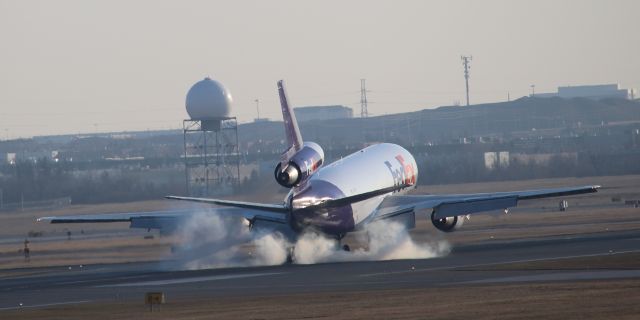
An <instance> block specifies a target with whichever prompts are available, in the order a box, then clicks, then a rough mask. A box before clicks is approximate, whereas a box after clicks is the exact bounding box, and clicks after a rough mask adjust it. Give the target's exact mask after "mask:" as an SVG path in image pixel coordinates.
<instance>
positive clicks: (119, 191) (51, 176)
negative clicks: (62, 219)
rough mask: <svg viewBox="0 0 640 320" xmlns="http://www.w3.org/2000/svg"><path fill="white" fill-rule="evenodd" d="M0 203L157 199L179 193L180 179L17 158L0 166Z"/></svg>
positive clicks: (180, 189)
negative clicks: (151, 178) (0, 198)
mask: <svg viewBox="0 0 640 320" xmlns="http://www.w3.org/2000/svg"><path fill="white" fill-rule="evenodd" d="M0 174H1V175H0V189H2V195H3V202H4V203H11V202H19V201H22V200H24V201H39V200H46V199H52V198H59V197H67V196H69V197H71V199H72V203H76V204H79V203H107V202H126V201H136V200H147V199H159V198H161V197H162V196H164V195H166V194H171V193H182V192H183V191H184V182H182V181H181V183H174V182H172V181H165V182H157V181H156V182H153V183H152V182H150V181H149V179H147V178H145V177H144V175H142V174H141V172H140V170H135V169H122V170H119V171H113V170H112V171H108V170H96V171H83V172H78V171H75V170H73V169H72V166H70V165H67V164H65V163H55V162H53V161H51V160H48V159H47V158H42V159H39V160H38V161H36V162H33V161H19V162H17V163H16V164H14V165H11V166H9V165H7V166H3V167H2V168H1V169H0Z"/></svg>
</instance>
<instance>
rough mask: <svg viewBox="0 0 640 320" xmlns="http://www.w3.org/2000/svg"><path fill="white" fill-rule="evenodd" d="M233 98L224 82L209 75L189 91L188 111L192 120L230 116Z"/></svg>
mask: <svg viewBox="0 0 640 320" xmlns="http://www.w3.org/2000/svg"><path fill="white" fill-rule="evenodd" d="M232 103H233V98H232V97H231V92H229V90H227V88H225V87H224V86H223V85H222V83H220V82H218V81H216V80H212V79H211V78H209V77H206V78H204V80H201V81H198V82H196V84H194V85H193V86H192V87H191V89H189V92H188V93H187V101H186V107H187V113H188V114H189V117H191V119H192V120H210V119H218V118H224V117H228V116H229V114H230V112H231V104H232Z"/></svg>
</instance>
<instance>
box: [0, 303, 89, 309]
mask: <svg viewBox="0 0 640 320" xmlns="http://www.w3.org/2000/svg"><path fill="white" fill-rule="evenodd" d="M87 302H91V300H79V301H67V302H53V303H43V304H34V305H29V306H25V305H22V306H16V307H3V308H0V311H5V310H16V309H25V308H43V307H52V306H63V305H67V304H80V303H87Z"/></svg>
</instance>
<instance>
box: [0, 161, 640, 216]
mask: <svg viewBox="0 0 640 320" xmlns="http://www.w3.org/2000/svg"><path fill="white" fill-rule="evenodd" d="M423 159H424V160H422V161H420V163H419V164H418V165H419V168H418V170H419V173H420V178H419V181H418V183H420V184H447V183H463V182H482V181H498V180H524V179H539V178H556V177H584V176H601V175H623V174H640V153H628V154H593V153H579V154H578V156H577V157H576V158H567V157H563V156H560V155H558V156H553V157H551V159H549V160H548V161H547V162H545V163H542V164H541V163H536V162H532V161H531V162H526V163H525V162H518V161H513V160H512V161H510V163H509V165H508V166H504V167H501V166H497V167H496V168H494V169H487V168H486V167H485V164H484V160H483V158H482V157H481V154H479V153H475V152H471V153H452V154H447V155H443V154H439V155H435V156H426V157H424V158H423ZM183 179H184V176H183V172H182V171H181V169H180V168H175V167H172V168H170V169H168V170H165V171H163V172H159V171H153V170H145V169H143V168H139V167H124V168H118V169H97V170H78V169H77V168H75V167H74V166H73V165H71V164H69V163H64V162H58V163H57V162H53V161H51V160H48V159H46V158H42V159H40V160H38V161H36V162H34V161H19V162H18V163H16V164H15V165H4V166H0V189H2V198H3V199H2V200H3V202H4V203H5V204H6V203H16V202H20V201H21V199H24V201H40V200H48V199H53V198H61V197H71V199H72V203H74V204H88V203H108V202H127V201H139V200H149V199H160V198H162V196H164V195H167V194H184V192H185V189H184V188H185V186H184V180H183ZM234 191H235V192H236V193H242V194H258V193H273V192H279V193H285V192H286V191H287V190H286V189H284V188H282V187H280V186H278V185H277V184H276V183H275V181H274V180H273V174H272V173H271V172H265V173H262V174H260V173H259V172H258V171H256V170H254V171H253V172H252V173H251V174H250V176H248V177H245V178H243V179H242V181H240V183H239V184H238V185H237V187H236V188H235V190H234Z"/></svg>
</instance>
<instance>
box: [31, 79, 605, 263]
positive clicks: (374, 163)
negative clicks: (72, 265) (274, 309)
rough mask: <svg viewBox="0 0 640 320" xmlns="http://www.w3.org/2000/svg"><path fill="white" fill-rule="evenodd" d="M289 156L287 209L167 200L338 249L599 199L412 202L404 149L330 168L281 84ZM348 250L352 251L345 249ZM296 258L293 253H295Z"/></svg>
mask: <svg viewBox="0 0 640 320" xmlns="http://www.w3.org/2000/svg"><path fill="white" fill-rule="evenodd" d="M278 94H279V97H280V105H281V109H282V116H283V120H284V128H285V136H286V143H287V149H286V150H285V151H284V152H283V153H282V155H281V157H280V161H279V162H278V163H277V164H276V166H275V170H274V178H275V180H276V182H277V183H278V184H279V185H281V186H283V187H285V188H288V189H290V190H289V192H288V194H287V195H286V197H285V199H284V201H283V202H282V203H278V204H264V203H253V202H243V201H231V200H224V199H210V198H197V197H184V196H166V198H167V199H173V200H181V201H192V202H200V203H206V204H211V205H218V206H222V207H223V208H220V207H217V208H215V209H214V210H212V211H213V212H215V213H217V214H230V215H236V216H240V217H242V218H244V219H245V220H246V222H248V225H249V227H250V228H256V227H263V228H270V227H273V228H274V230H281V231H282V232H283V233H285V234H286V235H287V236H288V237H292V238H295V237H296V236H297V235H300V234H302V233H303V232H305V231H306V230H313V231H315V232H319V233H322V234H324V235H327V236H330V237H333V238H335V239H337V240H338V241H340V240H341V239H342V238H343V237H344V236H345V235H347V234H349V233H351V232H355V231H359V230H363V229H364V228H365V226H367V225H368V224H370V223H372V222H375V221H381V220H385V221H396V222H399V223H402V224H403V225H404V226H405V227H406V228H413V227H415V219H416V211H418V210H421V209H430V211H431V214H430V217H429V218H430V219H431V222H432V224H433V226H434V227H435V228H436V229H438V230H440V231H443V232H453V231H455V230H457V229H459V228H460V227H461V226H462V224H463V222H464V220H465V218H468V217H469V215H470V214H475V213H481V212H491V211H496V210H505V212H507V210H508V209H509V208H512V207H516V206H517V204H518V202H520V201H523V200H534V199H541V198H548V197H560V196H569V195H577V194H585V193H593V192H597V190H598V188H600V186H598V185H590V186H579V187H567V188H555V189H541V190H527V191H513V192H495V193H477V194H449V195H433V194H429V195H407V194H406V193H407V192H408V191H410V190H412V189H415V188H416V187H417V182H418V166H417V165H416V161H415V159H414V157H413V156H412V155H411V153H409V151H407V150H406V149H404V148H403V147H401V146H399V145H396V144H391V143H379V144H373V145H370V146H368V147H366V148H364V149H361V150H359V151H357V152H354V153H352V154H351V155H349V156H346V157H343V158H341V159H339V160H337V161H335V162H333V163H330V164H327V165H325V164H324V152H323V150H322V148H321V147H320V146H319V145H318V144H317V143H314V142H309V141H303V139H302V135H301V134H300V129H299V127H298V123H297V121H296V116H295V114H294V113H293V110H292V107H291V105H290V103H289V98H288V96H287V93H286V90H285V85H284V81H283V80H280V81H278ZM190 213H193V212H188V211H174V212H171V211H166V212H162V211H156V212H129V213H119V214H97V215H75V216H56V217H42V218H39V219H38V221H49V222H50V223H99V222H130V227H131V228H145V229H161V230H175V229H179V228H180V223H181V222H182V221H184V219H186V218H188V217H189V215H190ZM343 249H344V250H345V251H349V249H350V248H349V247H348V245H344V246H343ZM291 250H293V248H291Z"/></svg>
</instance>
